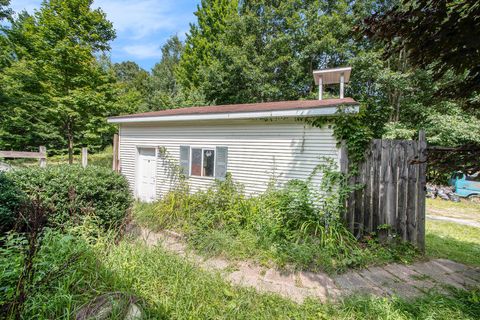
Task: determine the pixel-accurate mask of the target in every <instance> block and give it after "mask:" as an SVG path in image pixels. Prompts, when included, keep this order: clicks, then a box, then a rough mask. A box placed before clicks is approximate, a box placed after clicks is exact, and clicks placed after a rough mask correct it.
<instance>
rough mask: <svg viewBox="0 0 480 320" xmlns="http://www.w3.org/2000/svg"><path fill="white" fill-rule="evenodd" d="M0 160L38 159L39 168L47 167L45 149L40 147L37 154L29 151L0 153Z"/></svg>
mask: <svg viewBox="0 0 480 320" xmlns="http://www.w3.org/2000/svg"><path fill="white" fill-rule="evenodd" d="M0 158H27V159H38V163H39V165H40V167H42V168H43V167H45V166H46V165H47V148H46V147H44V146H40V148H39V150H38V152H30V151H0Z"/></svg>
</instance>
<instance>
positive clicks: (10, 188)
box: [0, 172, 23, 233]
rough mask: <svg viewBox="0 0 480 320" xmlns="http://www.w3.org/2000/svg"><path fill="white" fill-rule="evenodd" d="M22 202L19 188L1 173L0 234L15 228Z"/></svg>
mask: <svg viewBox="0 0 480 320" xmlns="http://www.w3.org/2000/svg"><path fill="white" fill-rule="evenodd" d="M22 201H23V195H22V192H21V190H20V189H19V188H18V186H17V185H16V184H15V183H14V181H12V179H10V178H9V177H8V176H7V175H6V174H5V173H2V172H0V233H3V232H5V231H7V230H10V229H12V228H13V226H14V224H15V219H16V214H17V212H18V210H19V209H20V206H21V203H22Z"/></svg>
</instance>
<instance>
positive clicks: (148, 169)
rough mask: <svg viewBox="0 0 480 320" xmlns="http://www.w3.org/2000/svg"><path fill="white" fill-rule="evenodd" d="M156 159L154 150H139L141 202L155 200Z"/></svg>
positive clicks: (139, 195)
mask: <svg viewBox="0 0 480 320" xmlns="http://www.w3.org/2000/svg"><path fill="white" fill-rule="evenodd" d="M156 167H157V166H156V157H155V149H154V148H138V163H137V197H138V199H139V200H140V201H146V202H151V201H153V200H155V169H156Z"/></svg>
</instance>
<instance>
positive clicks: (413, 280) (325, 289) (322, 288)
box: [136, 229, 480, 302]
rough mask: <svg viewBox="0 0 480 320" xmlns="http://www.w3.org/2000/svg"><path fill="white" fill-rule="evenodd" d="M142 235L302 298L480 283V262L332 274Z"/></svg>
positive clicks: (230, 275) (245, 280)
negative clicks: (210, 254)
mask: <svg viewBox="0 0 480 320" xmlns="http://www.w3.org/2000/svg"><path fill="white" fill-rule="evenodd" d="M136 233H137V235H138V236H139V237H140V238H141V239H143V241H144V242H145V243H146V244H147V245H150V246H155V245H162V247H164V248H165V249H166V250H167V251H170V252H173V253H175V254H177V255H180V256H183V257H185V258H187V259H189V260H191V261H192V262H193V263H195V264H197V265H198V266H199V267H201V268H203V269H205V270H215V271H218V272H220V273H221V274H222V275H223V276H224V277H225V278H226V279H227V280H229V281H230V282H232V283H233V284H236V285H240V286H246V287H253V288H255V289H257V290H258V291H262V292H273V293H277V294H279V295H281V296H284V297H287V298H289V299H292V300H294V301H297V302H302V301H303V300H304V299H305V298H307V297H315V298H318V299H320V300H321V301H327V300H335V299H338V298H339V297H342V296H346V295H349V294H352V293H365V294H373V295H378V296H392V295H396V296H400V297H404V298H413V297H417V296H419V295H422V294H424V293H425V292H427V291H429V290H437V291H439V292H444V293H448V291H447V290H446V286H453V287H455V288H459V289H468V288H471V287H479V286H480V268H472V267H469V266H466V265H463V264H460V263H456V262H453V261H450V260H445V259H435V260H430V261H427V262H418V263H415V264H412V265H400V264H389V265H386V266H383V267H372V268H369V269H364V270H354V271H350V272H347V273H344V274H341V275H336V276H329V275H327V274H326V273H322V272H316V273H314V272H306V271H303V272H291V273H288V272H281V271H278V270H276V269H267V268H264V267H261V266H259V265H257V264H255V263H252V262H246V261H242V262H231V261H228V260H224V259H221V258H209V259H205V258H203V257H201V256H198V255H196V254H194V253H192V252H190V251H188V250H187V249H186V245H185V243H184V242H183V241H182V239H181V236H180V235H178V234H175V233H173V232H161V233H156V232H152V231H149V230H147V229H138V230H137V232H136Z"/></svg>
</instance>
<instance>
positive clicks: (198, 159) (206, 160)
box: [190, 148, 215, 177]
mask: <svg viewBox="0 0 480 320" xmlns="http://www.w3.org/2000/svg"><path fill="white" fill-rule="evenodd" d="M190 174H191V175H192V176H201V177H214V176H215V149H211V148H192V162H191V167H190Z"/></svg>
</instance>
